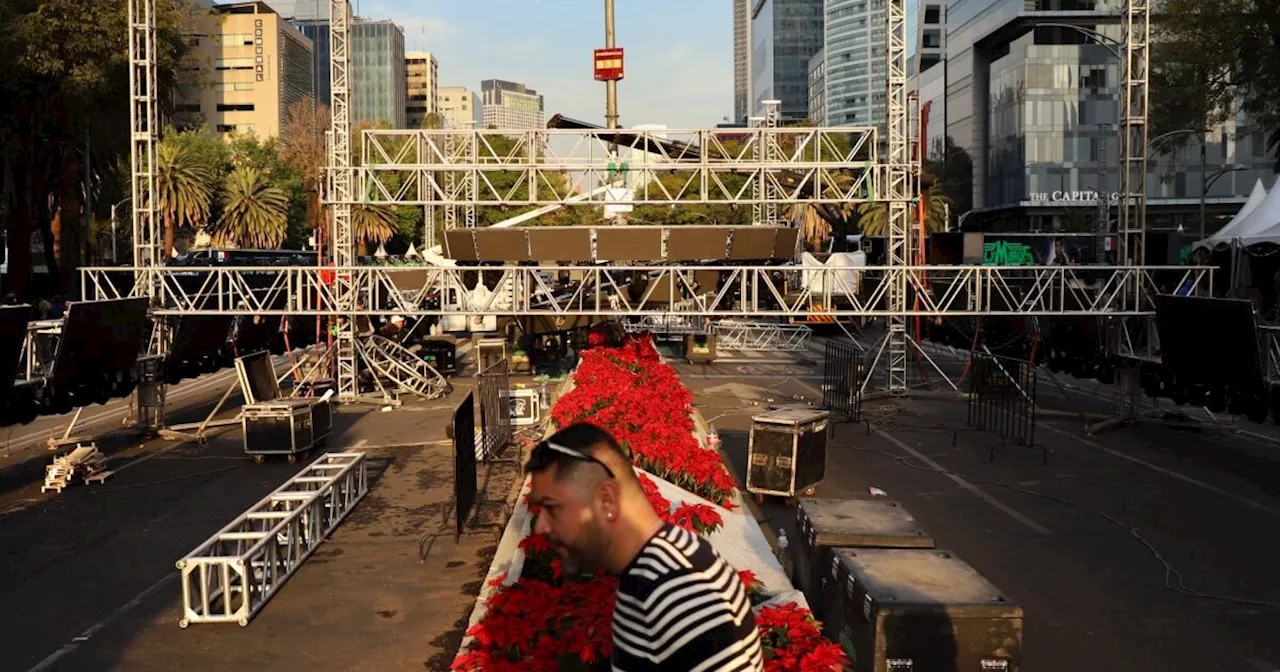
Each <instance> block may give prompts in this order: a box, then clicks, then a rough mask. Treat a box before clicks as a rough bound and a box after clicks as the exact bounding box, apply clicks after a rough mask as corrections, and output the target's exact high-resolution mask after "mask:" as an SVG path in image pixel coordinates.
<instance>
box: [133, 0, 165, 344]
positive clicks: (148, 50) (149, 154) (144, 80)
mask: <svg viewBox="0 0 1280 672" xmlns="http://www.w3.org/2000/svg"><path fill="white" fill-rule="evenodd" d="M128 13H129V17H128V18H129V103H130V104H129V145H130V152H129V164H130V170H131V197H132V206H133V208H132V210H133V265H134V267H135V268H137V269H138V276H137V279H136V282H137V284H138V285H139V286H140V287H142V288H144V292H143V295H145V296H154V295H155V293H156V291H157V290H158V283H159V278H158V277H156V276H154V275H153V274H151V270H153V269H156V268H159V267H161V266H163V265H164V262H165V259H164V253H165V250H162V249H161V247H162V246H163V241H164V234H163V232H162V231H161V229H160V218H159V217H157V216H156V141H157V134H158V133H159V119H158V116H157V110H156V0H129V2H128ZM158 340H161V341H163V339H158ZM157 354H158V353H157Z"/></svg>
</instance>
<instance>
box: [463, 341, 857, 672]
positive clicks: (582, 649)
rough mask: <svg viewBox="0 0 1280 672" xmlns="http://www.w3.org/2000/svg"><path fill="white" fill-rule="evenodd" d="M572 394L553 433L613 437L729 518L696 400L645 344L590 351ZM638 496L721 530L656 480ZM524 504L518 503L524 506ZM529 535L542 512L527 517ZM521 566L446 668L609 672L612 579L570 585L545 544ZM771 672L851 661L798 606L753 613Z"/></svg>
mask: <svg viewBox="0 0 1280 672" xmlns="http://www.w3.org/2000/svg"><path fill="white" fill-rule="evenodd" d="M574 382H575V388H574V390H573V391H572V392H570V393H569V394H568V395H565V396H564V397H562V398H561V399H560V400H559V402H557V404H556V406H555V408H554V409H553V410H552V417H553V419H554V421H555V423H556V424H557V425H558V426H560V427H564V426H567V425H569V424H572V423H574V422H580V421H587V422H593V423H595V424H598V425H600V426H603V427H605V428H606V429H608V430H610V432H612V433H613V434H614V436H616V437H617V438H618V440H619V442H620V443H621V444H622V445H623V448H624V449H626V450H627V451H628V452H629V454H630V455H631V457H632V459H633V460H634V461H635V463H636V465H637V466H639V467H640V468H642V469H644V470H646V471H649V472H651V473H654V474H656V475H657V476H659V477H660V478H662V479H663V480H667V481H669V482H672V483H674V484H676V485H678V486H680V487H682V488H684V489H685V490H687V491H689V492H693V493H696V494H698V495H700V496H702V497H703V498H704V499H708V500H711V501H714V502H717V503H720V504H721V505H724V506H726V508H729V506H730V504H731V501H730V498H731V495H732V493H733V490H734V488H735V487H736V483H735V482H734V480H733V478H732V476H730V475H729V473H728V471H727V470H725V468H724V465H723V463H722V462H721V461H720V459H719V457H718V454H717V453H716V452H714V451H712V450H708V449H705V448H702V447H701V446H699V445H698V443H697V441H696V440H695V439H694V438H693V421H692V419H691V415H692V407H691V402H692V395H690V394H689V392H688V390H687V389H685V387H684V385H683V384H681V383H680V381H679V379H678V378H677V377H676V375H675V372H674V370H672V369H671V368H670V367H668V366H666V365H664V364H662V363H661V362H659V361H658V355H657V351H656V350H654V348H653V344H652V341H651V340H650V339H648V338H641V339H631V340H629V341H628V342H627V343H626V344H625V345H624V346H623V347H621V348H603V347H598V348H594V349H592V350H589V351H587V353H586V354H585V355H584V356H583V360H582V362H581V364H580V365H579V368H578V370H577V372H576V373H575V374H574ZM640 484H641V487H642V488H643V489H644V492H645V496H646V497H647V498H648V500H649V503H650V504H651V505H652V506H653V508H654V510H655V511H657V512H658V514H659V515H660V516H661V517H662V518H663V520H665V521H667V522H669V523H672V524H674V525H679V526H681V527H683V528H685V529H687V530H690V531H693V532H695V533H698V534H700V535H704V536H705V535H708V534H711V533H713V532H715V531H716V530H718V529H719V528H720V527H721V526H722V525H723V523H724V520H723V519H722V518H721V516H720V514H719V512H717V511H716V509H714V508H713V507H710V506H707V505H705V504H687V503H681V504H679V505H678V506H675V507H673V506H672V503H671V501H670V500H668V499H667V498H665V497H663V495H662V494H661V492H660V491H659V490H658V486H657V484H656V483H654V482H653V480H652V479H650V478H648V477H646V476H644V475H643V474H642V475H641V476H640ZM524 503H525V504H526V505H528V504H529V502H528V500H527V499H526V500H525V502H524ZM530 513H531V514H532V518H531V520H530V527H529V529H534V525H535V524H536V521H537V515H538V511H537V510H536V507H532V506H531V507H530ZM519 547H520V549H521V550H522V551H523V552H524V556H525V558H524V564H523V565H522V569H521V571H520V576H519V577H518V578H517V580H516V581H515V582H514V583H512V584H511V585H509V586H505V587H504V586H503V584H505V583H506V582H507V581H506V579H507V577H506V576H505V575H503V576H500V577H498V578H497V579H495V580H494V581H493V582H491V584H490V586H491V587H492V588H494V589H496V592H495V593H494V594H493V595H492V596H491V597H490V599H489V602H488V605H487V610H486V612H485V616H484V618H483V619H482V620H481V621H480V622H479V623H477V624H476V625H474V626H472V627H471V628H470V629H468V630H467V635H468V636H469V637H471V638H472V641H471V644H470V646H469V647H468V649H467V651H465V652H464V653H462V654H461V655H460V656H458V658H457V659H456V660H455V661H454V663H453V669H454V670H459V671H465V672H478V671H480V670H484V671H488V672H515V671H521V672H543V671H546V672H558V671H563V670H569V671H583V672H591V671H594V670H608V669H609V656H610V654H611V652H612V648H613V642H612V629H611V619H612V617H613V606H614V599H615V597H616V592H617V580H616V579H615V578H613V577H608V576H595V577H569V576H567V575H565V573H564V571H563V567H562V565H561V563H560V558H559V556H558V555H557V554H556V553H555V550H554V549H553V548H552V547H551V545H550V543H549V542H548V541H547V539H546V538H545V537H544V536H543V535H539V534H529V535H527V536H525V537H524V538H523V539H521V541H520V544H519ZM739 578H740V579H741V580H742V582H743V585H744V586H745V587H746V589H747V593H748V595H749V596H750V598H751V602H752V604H753V605H757V606H759V605H760V604H762V603H763V602H765V601H766V600H767V599H768V596H767V595H766V594H765V592H764V590H763V585H762V584H761V583H760V581H759V580H758V579H757V578H756V576H755V574H754V573H752V572H750V571H741V572H739ZM756 623H757V627H758V628H759V630H760V636H761V641H762V643H763V645H764V654H765V669H766V670H767V671H768V672H782V671H797V672H832V671H840V670H845V669H847V668H848V666H849V660H848V658H847V657H846V656H845V655H844V652H843V651H842V650H841V649H840V647H839V646H836V645H835V644H832V643H831V642H829V641H827V640H825V639H823V637H822V635H821V631H820V629H819V627H818V624H817V622H816V621H815V620H814V619H813V617H812V615H811V614H810V613H809V612H808V610H806V609H802V608H799V607H796V606H795V605H781V606H775V605H766V606H763V607H759V611H758V614H757V617H756Z"/></svg>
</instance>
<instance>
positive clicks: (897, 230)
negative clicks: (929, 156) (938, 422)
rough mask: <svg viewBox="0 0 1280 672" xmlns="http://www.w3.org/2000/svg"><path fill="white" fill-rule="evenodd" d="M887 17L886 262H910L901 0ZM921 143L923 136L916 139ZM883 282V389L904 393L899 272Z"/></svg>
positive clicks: (910, 172)
mask: <svg viewBox="0 0 1280 672" xmlns="http://www.w3.org/2000/svg"><path fill="white" fill-rule="evenodd" d="M885 10H886V12H885V13H886V16H887V19H888V24H889V25H888V28H889V30H888V37H887V39H888V48H889V49H888V62H887V65H888V75H889V82H888V83H889V90H888V151H887V155H886V156H885V161H884V167H885V176H884V180H883V182H882V184H883V185H884V193H883V200H884V201H885V202H887V204H888V207H889V222H888V223H889V244H888V249H887V255H886V262H887V265H888V266H890V267H893V268H898V267H905V266H910V265H911V220H912V217H911V212H912V207H911V203H912V200H913V199H914V197H915V189H914V188H913V185H914V183H915V182H916V178H917V177H918V176H917V175H915V174H914V171H915V169H916V166H915V164H914V162H913V161H912V158H911V137H910V130H909V129H910V123H911V122H910V108H909V107H908V101H907V11H906V0H888V1H887V2H886V3H885ZM922 142H923V140H922ZM887 282H889V288H888V291H889V295H888V303H889V310H890V311H891V312H892V314H891V315H890V316H889V317H888V326H889V333H888V343H887V345H886V347H885V352H886V356H887V357H888V392H889V394H891V395H905V394H906V393H907V305H908V300H907V289H908V286H909V285H908V279H907V276H906V275H905V274H902V273H897V274H894V275H893V276H892V279H890V280H887Z"/></svg>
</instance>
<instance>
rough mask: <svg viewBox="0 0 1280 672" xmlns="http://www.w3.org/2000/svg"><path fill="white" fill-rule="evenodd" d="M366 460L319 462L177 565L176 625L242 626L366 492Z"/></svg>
mask: <svg viewBox="0 0 1280 672" xmlns="http://www.w3.org/2000/svg"><path fill="white" fill-rule="evenodd" d="M364 457H365V454H364V453H327V454H325V455H323V456H321V457H320V458H319V459H317V460H316V461H315V462H313V463H311V464H310V465H308V466H307V467H306V468H305V469H303V470H302V471H301V472H299V473H298V474H297V475H296V476H294V477H293V478H290V479H289V480H288V481H286V482H285V483H284V485H282V486H280V487H279V488H277V489H276V490H275V492H272V493H271V494H269V495H267V496H266V497H263V498H262V500H261V501H259V502H258V503H257V504H254V505H253V507H252V508H250V509H249V510H248V511H245V512H244V513H243V514H241V515H240V516H239V517H238V518H236V519H235V520H233V521H231V523H230V524H228V525H227V526H226V527H224V528H222V529H221V530H219V531H218V533H217V534H215V535H213V536H212V537H210V538H209V539H208V540H207V541H205V542H204V543H203V544H200V545H199V546H197V547H196V548H195V550H193V551H191V552H190V553H188V554H187V555H186V556H185V557H183V558H182V559H181V560H179V561H178V563H177V565H178V570H179V571H180V572H181V575H182V620H181V621H179V622H178V625H180V626H181V627H184V628H185V627H187V626H188V625H190V624H192V623H238V624H240V625H241V626H246V625H248V624H249V621H250V620H252V619H253V617H254V616H255V615H256V614H257V613H258V612H259V611H261V610H262V607H263V606H264V605H265V604H266V603H267V601H268V600H270V599H271V597H272V596H274V595H275V594H276V592H277V591H278V590H279V589H280V587H281V586H282V585H284V583H285V581H287V580H288V579H289V577H290V576H292V575H293V573H294V572H295V571H297V569H298V567H301V566H302V563H303V562H304V561H305V560H306V559H307V558H308V557H310V555H311V553H312V552H313V551H315V549H316V547H318V546H319V545H320V542H322V541H324V539H325V538H326V537H328V536H329V534H330V533H332V532H333V530H334V529H335V528H337V526H338V524H339V523H341V522H342V519H343V518H345V517H346V516H347V514H349V513H351V510H352V509H354V508H355V506H356V504H357V503H359V501H360V500H361V499H362V498H363V497H364V496H365V494H366V493H367V492H368V491H369V478H368V471H367V465H366V463H365V459H364Z"/></svg>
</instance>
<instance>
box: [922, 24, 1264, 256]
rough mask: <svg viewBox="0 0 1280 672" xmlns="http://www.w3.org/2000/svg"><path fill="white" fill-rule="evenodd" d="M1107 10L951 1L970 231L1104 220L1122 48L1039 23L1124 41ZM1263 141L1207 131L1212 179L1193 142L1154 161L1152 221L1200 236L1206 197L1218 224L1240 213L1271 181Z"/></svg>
mask: <svg viewBox="0 0 1280 672" xmlns="http://www.w3.org/2000/svg"><path fill="white" fill-rule="evenodd" d="M1099 5H1105V6H1097V5H1095V3H1094V0H1040V1H1039V2H1037V3H1036V4H1035V5H1034V8H1029V7H1032V6H1031V5H1029V3H1027V2H1025V1H1024V0H951V1H950V2H949V3H948V6H947V10H946V20H947V25H948V34H947V36H946V45H947V47H948V53H947V62H946V67H945V68H944V73H945V74H944V77H945V79H946V82H945V83H944V85H943V86H945V89H946V91H947V95H946V99H945V101H944V104H945V112H944V115H945V116H944V118H945V122H944V123H945V128H946V129H947V134H948V136H950V138H951V139H952V140H953V141H954V142H955V143H956V144H957V145H958V146H960V147H962V148H963V149H965V150H966V151H967V152H968V154H969V155H970V157H971V158H972V159H973V190H972V191H973V202H974V209H975V210H974V213H973V215H972V217H971V218H970V220H969V221H968V222H967V223H966V226H968V225H978V226H983V227H996V228H1002V229H1007V228H1011V227H1013V228H1024V227H1025V228H1029V229H1032V230H1041V231H1049V230H1054V229H1055V228H1060V227H1063V226H1067V225H1073V224H1072V222H1073V221H1075V222H1078V221H1081V220H1095V221H1097V220H1100V218H1101V216H1102V210H1101V209H1100V208H1099V205H1100V203H1099V200H1100V199H1099V197H1101V198H1102V199H1106V200H1110V199H1111V197H1112V195H1113V194H1114V193H1115V192H1116V191H1118V190H1119V184H1120V176H1119V167H1118V154H1119V143H1118V132H1117V124H1118V121H1119V100H1120V96H1121V95H1122V92H1123V82H1122V81H1121V77H1122V71H1121V65H1120V59H1119V58H1118V57H1117V56H1118V53H1119V52H1118V51H1117V48H1116V47H1115V46H1112V45H1110V44H1101V43H1099V42H1097V41H1095V39H1094V38H1091V37H1088V36H1086V35H1083V34H1081V33H1079V32H1077V31H1074V30H1070V29H1066V28H1062V27H1058V26H1048V25H1040V24H1044V23H1064V22H1070V23H1073V24H1076V25H1080V26H1082V27H1084V28H1086V29H1089V30H1093V31H1096V32H1097V33H1100V34H1101V35H1103V36H1105V37H1106V38H1107V40H1108V41H1118V40H1119V39H1120V38H1121V28H1120V26H1119V24H1118V21H1119V18H1118V16H1117V15H1116V14H1115V13H1114V12H1113V11H1110V10H1114V6H1113V5H1108V4H1107V3H1105V2H1101V3H1099ZM937 69H938V68H934V69H933V70H937ZM930 72H932V71H930ZM923 82H924V80H923V79H922V83H923ZM935 118H936V117H935ZM1264 140H1265V138H1264V137H1263V135H1262V133H1260V132H1258V131H1256V130H1255V129H1253V128H1252V127H1250V126H1249V125H1248V123H1247V120H1245V119H1244V118H1242V117H1241V118H1237V119H1234V120H1232V121H1230V122H1228V123H1227V124H1225V125H1223V126H1222V127H1221V128H1218V129H1214V130H1213V132H1211V133H1210V134H1208V136H1207V138H1206V152H1207V159H1208V168H1207V170H1205V171H1203V172H1202V171H1201V170H1200V165H1199V164H1200V161H1199V151H1200V149H1199V142H1198V141H1197V140H1196V139H1194V138H1193V139H1192V140H1191V142H1190V143H1189V144H1188V145H1187V147H1186V148H1185V149H1184V150H1183V151H1182V152H1180V153H1178V154H1177V155H1175V156H1172V157H1169V156H1162V157H1160V158H1158V159H1153V160H1152V161H1151V163H1150V169H1149V174H1148V177H1147V188H1148V191H1147V196H1148V198H1149V199H1150V200H1149V201H1148V206H1149V207H1148V223H1149V225H1150V226H1151V227H1152V228H1176V226H1178V225H1179V224H1182V225H1183V226H1184V227H1185V228H1188V229H1192V230H1196V229H1198V227H1199V207H1200V202H1201V195H1202V193H1203V194H1204V195H1205V202H1206V203H1207V207H1208V211H1209V213H1210V215H1211V216H1212V215H1215V214H1230V213H1233V212H1234V211H1235V210H1236V209H1238V208H1239V207H1240V206H1241V205H1242V204H1243V203H1244V201H1245V199H1246V198H1247V196H1248V194H1249V192H1250V190H1251V189H1252V188H1253V185H1254V183H1255V182H1256V181H1257V180H1258V179H1259V178H1262V180H1263V183H1264V184H1268V185H1269V184H1270V183H1271V182H1272V176H1271V168H1272V167H1273V163H1272V161H1271V160H1270V159H1269V158H1268V157H1267V152H1266V147H1265V144H1264ZM1157 149H1158V148H1157ZM1154 155H1155V154H1154V152H1153V156H1154ZM1171 166H1177V167H1178V168H1177V170H1171V169H1170V167H1171ZM1206 184H1208V185H1209V188H1208V189H1207V190H1205V189H1203V186H1204V185H1206ZM1104 203H1105V201H1104ZM1097 223H1100V222H1097ZM1099 228H1100V227H1099ZM1210 228H1212V226H1210Z"/></svg>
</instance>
